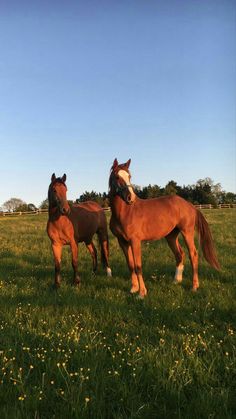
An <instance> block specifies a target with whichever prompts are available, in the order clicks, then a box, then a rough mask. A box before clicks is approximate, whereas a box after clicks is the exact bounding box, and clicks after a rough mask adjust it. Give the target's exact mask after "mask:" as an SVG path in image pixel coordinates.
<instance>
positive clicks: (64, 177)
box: [61, 173, 66, 183]
mask: <svg viewBox="0 0 236 419" xmlns="http://www.w3.org/2000/svg"><path fill="white" fill-rule="evenodd" d="M61 180H62V182H63V183H65V181H66V174H65V173H64V175H63V176H62V178H61Z"/></svg>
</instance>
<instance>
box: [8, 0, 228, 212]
mask: <svg viewBox="0 0 236 419" xmlns="http://www.w3.org/2000/svg"><path fill="white" fill-rule="evenodd" d="M235 16H236V3H235V2H234V1H232V0H226V1H224V2H221V1H219V0H216V1H213V0H206V1H205V2H200V3H196V2H194V1H187V0H184V1H183V2H181V3H180V2H178V1H177V0H167V1H164V0H159V1H154V0H153V1H152V0H151V1H150V2H148V3H147V2H144V1H142V0H138V1H135V2H134V1H131V2H129V3H127V2H125V1H123V0H121V1H120V2H119V3H117V2H115V1H109V2H108V1H107V0H101V1H99V2H98V1H97V0H88V1H87V2H86V3H84V2H83V1H75V0H72V1H71V2H70V4H65V2H64V1H62V0H61V1H57V2H55V1H52V2H50V3H47V2H46V1H44V0H42V1H41V2H40V4H38V3H37V2H31V1H29V0H22V2H20V4H19V2H17V1H14V0H13V1H12V2H11V3H9V2H7V1H3V2H1V5H0V35H1V41H0V42H1V52H2V54H1V62H0V92H1V98H2V101H1V103H0V143H1V157H0V162H1V164H0V174H1V177H2V182H1V195H0V206H2V205H3V204H4V202H6V201H7V200H9V199H10V198H12V197H16V198H20V199H22V200H23V201H25V202H27V203H30V202H32V203H34V204H35V205H36V206H39V205H40V204H41V202H42V201H44V200H45V198H46V197H47V190H48V185H49V183H50V179H51V175H52V173H53V172H55V173H56V175H57V176H62V175H63V173H66V174H67V186H68V199H73V200H75V199H76V198H78V197H79V196H80V195H82V194H83V193H84V192H85V191H89V192H91V191H92V190H94V191H96V192H98V193H99V192H100V193H103V192H106V191H107V190H108V178H109V171H110V168H111V166H112V163H113V160H114V158H116V157H117V158H118V160H119V161H120V162H124V161H127V160H128V159H129V158H131V159H132V163H131V168H130V171H131V174H132V183H134V184H136V185H140V186H141V187H144V186H148V185H149V184H151V185H154V184H157V185H159V186H161V187H164V186H165V185H166V184H167V183H168V182H169V181H170V180H174V181H175V182H177V184H178V185H180V186H184V185H193V184H195V183H196V182H197V181H198V180H199V179H205V178H207V177H210V178H211V179H212V180H213V182H214V184H217V183H220V184H221V186H222V189H223V190H225V191H226V192H233V193H236V142H235V139H236V121H235V114H236V66H235V62H236V51H235V35H236V24H235Z"/></svg>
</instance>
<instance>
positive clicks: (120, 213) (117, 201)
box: [111, 195, 132, 221]
mask: <svg viewBox="0 0 236 419" xmlns="http://www.w3.org/2000/svg"><path fill="white" fill-rule="evenodd" d="M131 207H132V205H131V206H129V205H127V204H126V203H125V202H124V201H123V199H122V198H120V197H119V196H117V195H116V196H114V197H113V198H112V200H111V211H112V215H113V217H115V218H116V219H117V220H119V221H122V219H124V218H125V217H126V216H127V214H128V213H129V212H130V211H131V209H132V208H131Z"/></svg>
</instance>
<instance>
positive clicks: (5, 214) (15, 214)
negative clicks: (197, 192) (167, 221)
mask: <svg viewBox="0 0 236 419" xmlns="http://www.w3.org/2000/svg"><path fill="white" fill-rule="evenodd" d="M195 207H196V208H198V209H225V208H236V204H218V205H216V206H215V205H212V204H198V205H195ZM103 209H104V211H110V210H111V209H110V207H107V208H103ZM47 212H48V210H47V209H37V210H35V211H26V212H23V211H19V212H0V217H18V216H21V215H40V214H45V213H47Z"/></svg>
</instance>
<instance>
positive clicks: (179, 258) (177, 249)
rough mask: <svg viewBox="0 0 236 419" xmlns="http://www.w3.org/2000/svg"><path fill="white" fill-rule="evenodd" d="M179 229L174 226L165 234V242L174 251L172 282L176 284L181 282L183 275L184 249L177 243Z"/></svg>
mask: <svg viewBox="0 0 236 419" xmlns="http://www.w3.org/2000/svg"><path fill="white" fill-rule="evenodd" d="M179 232H180V231H179V229H178V228H175V229H174V230H172V231H171V233H169V234H168V236H166V240H167V243H168V245H169V247H170V249H171V250H172V252H173V253H174V256H175V260H176V270H175V278H174V282H175V283H176V284H178V283H180V282H182V279H183V278H182V277H183V270H184V251H183V249H182V247H181V246H180V244H179V240H178V235H179Z"/></svg>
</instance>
